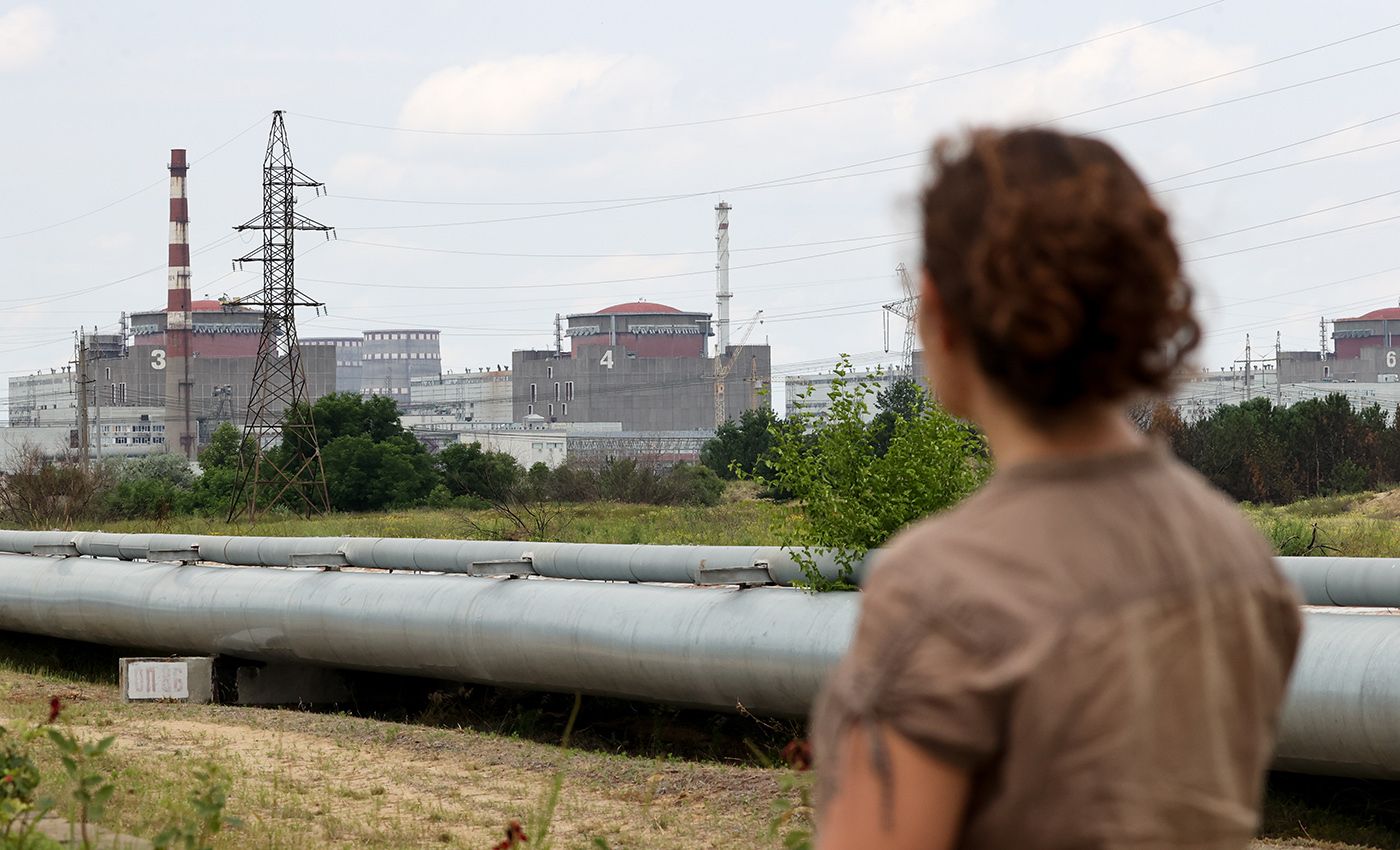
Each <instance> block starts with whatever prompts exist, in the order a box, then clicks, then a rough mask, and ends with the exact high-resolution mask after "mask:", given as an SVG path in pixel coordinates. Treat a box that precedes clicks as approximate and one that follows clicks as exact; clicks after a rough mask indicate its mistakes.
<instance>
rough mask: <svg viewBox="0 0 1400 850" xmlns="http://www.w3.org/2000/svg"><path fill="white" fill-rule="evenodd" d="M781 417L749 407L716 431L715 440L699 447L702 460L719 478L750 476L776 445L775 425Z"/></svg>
mask: <svg viewBox="0 0 1400 850" xmlns="http://www.w3.org/2000/svg"><path fill="white" fill-rule="evenodd" d="M777 421H778V416H777V414H775V413H774V412H773V411H772V410H771V409H769V408H767V407H759V408H754V409H752V410H746V411H744V412H743V414H742V415H741V416H740V417H739V420H738V421H737V422H736V421H734V420H733V419H731V420H729V421H728V422H726V423H724V424H723V425H721V426H720V427H719V428H718V429H716V431H715V436H714V439H712V440H710V441H708V442H706V443H705V445H704V446H703V447H702V448H701V449H700V462H701V463H702V464H704V465H705V466H708V467H709V468H710V469H712V470H714V472H715V474H716V475H718V476H719V477H720V478H724V479H729V480H733V479H734V478H736V477H738V476H740V475H748V476H751V475H753V474H754V471H755V470H756V469H757V468H758V466H759V465H760V464H761V463H762V462H763V459H764V458H765V457H767V455H768V453H769V452H770V451H771V450H772V448H773V434H772V427H773V425H774V424H776V423H777Z"/></svg>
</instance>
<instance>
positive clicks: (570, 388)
mask: <svg viewBox="0 0 1400 850" xmlns="http://www.w3.org/2000/svg"><path fill="white" fill-rule="evenodd" d="M564 399H565V400H566V401H573V400H574V382H573V381H565V382H564Z"/></svg>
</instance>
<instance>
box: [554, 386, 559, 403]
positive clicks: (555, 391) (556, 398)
mask: <svg viewBox="0 0 1400 850" xmlns="http://www.w3.org/2000/svg"><path fill="white" fill-rule="evenodd" d="M554 400H555V401H558V400H559V382H558V381H555V382H554Z"/></svg>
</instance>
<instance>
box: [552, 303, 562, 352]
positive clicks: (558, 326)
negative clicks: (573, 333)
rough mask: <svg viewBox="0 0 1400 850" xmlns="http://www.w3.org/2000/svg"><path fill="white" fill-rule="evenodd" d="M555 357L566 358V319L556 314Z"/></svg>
mask: <svg viewBox="0 0 1400 850" xmlns="http://www.w3.org/2000/svg"><path fill="white" fill-rule="evenodd" d="M554 356H555V357H563V356H564V317H563V316H561V315H560V314H558V313H555V314H554Z"/></svg>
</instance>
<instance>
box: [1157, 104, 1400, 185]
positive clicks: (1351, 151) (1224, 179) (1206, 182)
mask: <svg viewBox="0 0 1400 850" xmlns="http://www.w3.org/2000/svg"><path fill="white" fill-rule="evenodd" d="M1396 114H1397V115H1400V112H1397V113H1396ZM1386 117H1390V116H1386ZM1346 129H1352V128H1350V127H1348V128H1346ZM1317 138H1321V137H1320V136H1319V137H1317ZM1308 141H1312V140H1311V139H1309V140H1308ZM1396 143H1400V139H1391V140H1389V141H1385V142H1375V143H1374V144H1369V145H1362V146H1361V147H1359V148H1351V149H1349V150H1344V151H1337V152H1335V153H1328V154H1322V155H1321V156H1314V157H1310V158H1308V159H1299V160H1295V161H1293V162H1285V163H1282V164H1280V165H1273V166H1270V167H1268V168H1260V169H1257V170H1255V171H1243V172H1240V173H1239V174H1227V175H1225V176H1224V177H1216V178H1214V179H1212V180H1202V181H1200V182H1198V183H1187V184H1185V185H1184V186H1168V187H1166V188H1163V189H1157V190H1156V191H1157V194H1159V195H1160V194H1165V193H1167V192H1178V191H1181V190H1183V189H1198V188H1200V187H1202V186H1213V185H1215V184H1216V183H1224V182H1227V181H1229V180H1239V179H1240V178H1242V177H1254V176H1256V175H1259V174H1268V173H1270V172H1274V171H1283V170H1284V169H1288V168H1296V167H1297V166H1299V165H1309V164H1311V163H1314V162H1322V161H1323V160H1327V159H1336V158H1337V157H1341V156H1350V155H1352V154H1354V153H1362V152H1364V151H1369V150H1375V149H1376V148H1383V147H1387V146H1389V145H1393V144H1396ZM1275 150H1279V148H1275ZM1266 153H1273V151H1272V150H1270V151H1266ZM1260 155H1262V154H1260ZM1234 161H1236V162H1238V160H1234ZM1211 168H1215V166H1209V167H1208V168H1198V169H1196V171H1189V172H1186V173H1187V174H1196V173H1199V172H1201V171H1209V170H1210V169H1211ZM1182 176H1185V175H1181V174H1178V175H1176V177H1182ZM1176 177H1167V178H1164V179H1165V180H1174V179H1176ZM1159 182H1160V181H1159Z"/></svg>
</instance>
